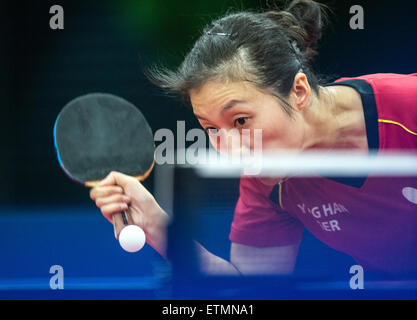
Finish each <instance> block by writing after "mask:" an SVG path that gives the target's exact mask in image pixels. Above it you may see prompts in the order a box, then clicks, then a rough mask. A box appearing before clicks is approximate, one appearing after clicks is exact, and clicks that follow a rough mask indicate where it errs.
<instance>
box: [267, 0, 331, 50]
mask: <svg viewBox="0 0 417 320" xmlns="http://www.w3.org/2000/svg"><path fill="white" fill-rule="evenodd" d="M325 8H327V7H326V6H325V5H323V4H320V3H317V2H315V1H312V0H293V1H292V2H291V3H290V4H289V6H288V7H287V8H286V9H285V10H281V11H279V10H273V11H268V12H265V15H266V16H267V17H269V18H271V19H273V20H274V21H275V22H276V23H278V24H279V25H281V26H282V28H283V30H284V32H285V33H286V34H287V36H288V37H289V38H290V39H291V41H295V42H296V43H297V46H298V48H299V49H300V50H301V51H302V52H304V53H306V57H307V58H309V57H310V56H313V55H315V54H316V51H315V50H314V49H313V47H314V45H315V44H316V42H317V41H318V40H319V39H320V38H321V35H322V29H323V26H324V20H325V18H326V15H325V11H324V9H325Z"/></svg>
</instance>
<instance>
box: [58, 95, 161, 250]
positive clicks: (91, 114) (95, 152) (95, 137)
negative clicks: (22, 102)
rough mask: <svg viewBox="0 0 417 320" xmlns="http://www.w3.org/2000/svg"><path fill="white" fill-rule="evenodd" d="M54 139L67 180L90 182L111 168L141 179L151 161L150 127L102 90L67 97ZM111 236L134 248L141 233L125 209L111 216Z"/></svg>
mask: <svg viewBox="0 0 417 320" xmlns="http://www.w3.org/2000/svg"><path fill="white" fill-rule="evenodd" d="M54 144H55V149H56V154H57V158H58V161H59V164H60V166H61V168H62V169H63V170H64V172H65V173H66V174H67V176H68V177H70V178H71V179H72V180H74V181H76V182H78V183H81V184H83V185H84V186H87V187H95V186H96V185H98V183H99V182H100V181H101V180H102V179H104V178H105V177H106V176H107V175H108V174H109V173H110V172H111V171H119V172H122V173H124V174H127V175H130V176H134V177H135V178H137V179H138V180H140V181H143V180H145V179H146V178H147V177H148V175H149V174H150V172H151V171H152V168H153V166H154V163H155V161H154V153H155V145H154V139H153V134H152V130H151V128H150V126H149V124H148V123H147V121H146V119H145V117H144V116H143V114H142V113H141V112H140V111H139V109H138V108H136V107H135V106H134V105H133V104H131V103H130V102H128V101H126V100H125V99H122V98H120V97H117V96H115V95H112V94H107V93H91V94H87V95H83V96H80V97H78V98H75V99H73V100H71V101H70V102H69V103H68V104H67V105H65V106H64V108H63V109H62V110H61V112H60V113H59V114H58V116H57V119H56V121H55V125H54ZM113 225H114V232H115V237H116V239H118V240H119V242H120V245H121V246H122V248H123V249H125V250H126V251H129V252H135V251H138V250H140V249H141V248H142V246H143V245H144V243H145V234H144V233H143V231H142V229H140V228H139V227H138V226H136V225H133V224H132V221H131V217H130V216H129V215H128V214H127V213H126V212H120V213H117V214H114V215H113Z"/></svg>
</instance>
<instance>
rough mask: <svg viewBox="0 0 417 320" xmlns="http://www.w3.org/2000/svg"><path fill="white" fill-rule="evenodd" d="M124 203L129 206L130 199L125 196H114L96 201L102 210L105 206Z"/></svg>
mask: <svg viewBox="0 0 417 320" xmlns="http://www.w3.org/2000/svg"><path fill="white" fill-rule="evenodd" d="M122 202H124V203H126V204H127V205H129V203H130V197H128V196H126V195H124V194H112V195H110V196H108V197H100V198H97V199H96V205H97V207H99V208H101V207H102V206H104V205H108V204H111V203H122Z"/></svg>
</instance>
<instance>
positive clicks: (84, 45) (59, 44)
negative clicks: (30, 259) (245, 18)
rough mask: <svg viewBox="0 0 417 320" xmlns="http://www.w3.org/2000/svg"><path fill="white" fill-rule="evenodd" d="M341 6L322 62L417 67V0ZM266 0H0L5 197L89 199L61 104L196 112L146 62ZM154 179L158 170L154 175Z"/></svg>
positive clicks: (158, 117) (170, 124)
mask: <svg viewBox="0 0 417 320" xmlns="http://www.w3.org/2000/svg"><path fill="white" fill-rule="evenodd" d="M323 2H324V3H326V4H328V5H329V6H330V7H331V9H332V10H333V14H332V15H331V24H330V26H329V27H328V28H327V30H326V31H325V33H324V37H323V39H322V40H321V42H320V49H319V56H318V57H317V58H316V60H315V69H316V70H317V71H318V73H320V74H324V75H327V76H330V79H334V78H337V77H339V76H358V75H361V74H368V73H378V72H396V73H413V72H417V62H416V58H417V36H416V31H417V14H416V8H417V5H416V4H415V2H414V1H335V0H333V1H323ZM53 4H59V5H62V6H63V8H64V14H65V15H64V17H65V25H64V28H65V29H64V30H51V29H50V28H49V19H50V16H51V14H49V8H50V6H51V5H53ZM354 4H359V5H362V7H363V8H364V12H365V29H364V30H351V29H350V28H349V18H350V16H351V15H350V14H349V8H350V7H351V6H352V5H354ZM260 7H265V1H260V0H253V1H249V0H247V1H243V0H242V1H236V0H235V1H224V0H211V1H184V0H178V1H162V0H142V1H53V2H52V1H26V2H25V1H18V2H16V1H2V2H1V4H0V14H1V16H0V23H1V28H0V32H1V39H2V40H1V42H0V52H1V56H0V57H1V58H0V66H1V67H0V68H1V69H0V93H1V102H2V103H1V105H0V108H1V126H0V127H1V129H0V130H1V135H0V136H1V149H0V150H1V157H0V179H1V180H0V181H1V183H0V203H1V204H5V205H21V204H24V205H43V204H53V203H55V204H67V203H69V202H71V203H73V204H74V203H86V202H87V201H89V198H88V192H86V190H84V188H82V187H80V186H79V185H76V184H74V183H72V182H71V181H69V180H68V179H67V177H66V176H65V175H64V174H63V172H62V171H61V169H60V168H59V166H58V162H57V161H56V157H55V151H54V147H53V138H52V129H53V124H54V121H55V118H56V116H57V114H58V112H59V111H60V109H61V108H62V107H63V106H64V105H65V104H66V103H67V102H68V101H69V100H71V99H72V98H74V97H76V96H78V95H81V94H85V93H88V92H95V91H101V92H109V93H114V94H117V95H120V96H122V97H124V98H126V99H128V100H130V101H131V102H133V103H134V104H135V105H137V106H138V107H139V108H141V110H142V111H143V113H144V114H145V116H146V118H147V119H148V121H149V122H150V124H151V126H152V128H153V130H154V132H155V131H156V130H157V129H159V128H170V129H173V130H175V128H176V121H177V120H185V121H186V124H187V128H192V127H197V126H198V123H197V122H196V120H195V119H194V118H193V116H192V113H191V112H190V111H189V110H188V109H186V108H184V107H183V106H182V105H181V104H180V103H179V102H177V101H174V100H171V99H169V98H166V97H164V96H163V94H162V93H161V91H160V90H158V89H157V88H155V87H153V86H152V85H151V84H149V83H148V81H147V80H146V79H145V77H144V76H143V73H142V68H143V67H146V66H148V65H150V64H151V63H156V62H162V63H165V64H167V65H170V66H176V65H177V64H178V63H180V61H181V58H182V57H183V55H184V54H185V53H186V52H187V51H188V49H189V48H190V47H191V46H192V44H193V42H194V41H195V40H196V38H197V37H198V35H199V33H200V32H201V29H202V27H203V25H205V24H206V23H208V22H209V21H210V20H211V19H212V18H215V17H218V16H219V15H220V14H222V13H224V12H226V10H228V9H244V8H250V9H257V8H260ZM146 184H147V187H148V188H150V189H152V177H151V178H150V179H148V182H146Z"/></svg>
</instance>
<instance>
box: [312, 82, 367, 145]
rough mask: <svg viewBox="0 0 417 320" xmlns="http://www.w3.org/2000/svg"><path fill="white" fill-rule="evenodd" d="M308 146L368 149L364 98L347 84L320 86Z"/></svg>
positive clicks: (315, 101) (314, 106)
mask: <svg viewBox="0 0 417 320" xmlns="http://www.w3.org/2000/svg"><path fill="white" fill-rule="evenodd" d="M310 110H311V112H310V111H309V113H311V114H310V115H309V116H308V117H309V118H310V119H308V121H307V122H308V123H309V124H310V125H309V127H308V128H307V129H306V137H308V140H307V139H306V148H308V149H310V148H312V149H357V150H363V151H368V142H367V136H366V127H365V118H364V113H363V106H362V100H361V97H360V95H359V93H358V92H356V90H354V89H352V88H350V87H347V86H331V87H324V88H323V87H320V93H319V95H318V96H315V97H314V98H313V100H312V104H311V106H310Z"/></svg>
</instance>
